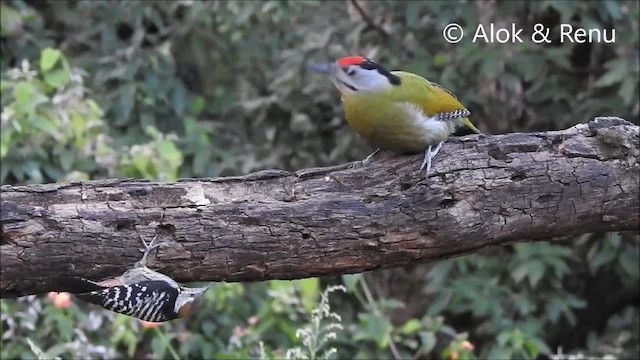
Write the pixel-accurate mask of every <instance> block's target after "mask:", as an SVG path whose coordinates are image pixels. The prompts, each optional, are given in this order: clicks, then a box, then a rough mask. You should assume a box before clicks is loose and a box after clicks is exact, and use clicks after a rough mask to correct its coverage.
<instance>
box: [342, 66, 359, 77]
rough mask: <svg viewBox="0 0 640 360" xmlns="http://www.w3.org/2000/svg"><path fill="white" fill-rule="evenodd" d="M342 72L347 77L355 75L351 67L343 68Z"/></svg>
mask: <svg viewBox="0 0 640 360" xmlns="http://www.w3.org/2000/svg"><path fill="white" fill-rule="evenodd" d="M342 71H344V73H345V74H347V75H349V76H353V75H354V74H355V73H356V69H354V68H352V67H351V66H347V67H345V68H343V69H342Z"/></svg>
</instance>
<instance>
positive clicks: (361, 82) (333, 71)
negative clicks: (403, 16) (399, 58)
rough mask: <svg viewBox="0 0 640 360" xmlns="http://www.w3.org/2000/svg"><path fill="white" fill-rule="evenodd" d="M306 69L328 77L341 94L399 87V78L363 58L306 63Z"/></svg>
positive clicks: (350, 57) (344, 58)
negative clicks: (324, 62) (325, 62)
mask: <svg viewBox="0 0 640 360" xmlns="http://www.w3.org/2000/svg"><path fill="white" fill-rule="evenodd" d="M307 69H308V70H311V71H314V72H318V73H323V74H327V75H329V78H330V79H331V82H333V84H334V85H335V87H336V88H338V90H340V92H341V93H342V94H352V93H363V92H369V91H378V90H384V89H389V88H391V87H392V86H395V85H400V81H401V80H400V78H399V77H398V76H396V75H394V74H392V73H391V72H390V71H388V70H387V69H385V68H384V67H383V66H381V65H380V64H377V63H375V62H374V61H373V60H371V59H368V58H365V57H363V56H347V57H343V58H340V59H338V60H337V61H336V62H334V63H329V64H317V63H308V64H307Z"/></svg>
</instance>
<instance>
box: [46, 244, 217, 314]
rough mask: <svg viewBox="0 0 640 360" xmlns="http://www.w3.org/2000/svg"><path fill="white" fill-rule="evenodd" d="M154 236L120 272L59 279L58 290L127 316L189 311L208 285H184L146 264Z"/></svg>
mask: <svg viewBox="0 0 640 360" xmlns="http://www.w3.org/2000/svg"><path fill="white" fill-rule="evenodd" d="M157 238H158V237H157V235H156V236H155V237H154V238H153V240H152V241H151V244H147V242H146V241H144V239H143V238H142V237H140V240H141V241H142V244H143V245H144V249H140V250H141V251H143V252H144V254H143V255H142V259H140V260H139V261H138V262H136V263H135V264H134V266H133V268H131V269H129V270H127V271H125V272H124V273H123V274H122V275H120V276H118V277H116V278H113V279H108V280H105V281H100V282H94V281H91V280H87V279H83V278H62V279H60V280H59V285H60V286H61V287H62V290H61V291H67V292H70V293H72V294H74V295H75V296H76V297H78V298H79V299H82V300H84V301H87V302H90V303H92V304H96V305H99V306H102V307H103V308H105V309H107V310H111V311H114V312H117V313H121V314H125V315H129V316H132V317H135V318H138V319H140V320H145V321H152V322H163V321H168V320H173V319H176V318H182V317H186V316H188V315H189V314H190V313H192V312H193V311H194V310H195V308H197V305H198V304H199V303H200V301H201V300H202V295H203V294H204V292H205V291H207V289H208V288H209V286H206V287H201V288H188V287H183V286H181V285H180V284H178V283H177V282H176V281H175V280H173V279H171V278H170V277H168V276H167V275H164V274H162V273H159V272H157V271H155V270H151V269H150V268H148V267H147V256H148V255H149V253H150V252H151V250H153V249H155V248H156V247H158V246H159V245H160V244H154V243H155V241H156V239H157Z"/></svg>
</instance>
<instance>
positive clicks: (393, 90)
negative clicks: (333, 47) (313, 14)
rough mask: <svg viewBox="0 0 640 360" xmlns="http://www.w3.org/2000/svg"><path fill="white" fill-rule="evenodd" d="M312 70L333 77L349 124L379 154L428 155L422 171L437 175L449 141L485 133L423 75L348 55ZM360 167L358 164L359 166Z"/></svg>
mask: <svg viewBox="0 0 640 360" xmlns="http://www.w3.org/2000/svg"><path fill="white" fill-rule="evenodd" d="M307 68H308V69H309V70H312V71H315V72H320V73H324V74H328V75H329V78H330V80H331V82H332V83H333V85H334V86H335V87H336V88H337V89H338V91H339V92H340V95H341V99H342V103H343V106H344V112H345V117H346V119H347V123H348V124H349V126H351V127H352V128H353V129H354V130H355V131H356V132H357V133H358V134H359V135H360V136H362V137H363V138H365V139H366V140H367V141H369V143H371V144H372V145H374V146H375V147H377V148H378V149H377V150H376V151H375V152H374V153H373V154H371V155H369V156H367V158H366V159H364V161H359V162H356V164H357V163H362V164H363V165H366V164H368V163H369V162H370V161H371V159H372V157H373V156H374V155H375V154H376V153H377V152H378V151H380V150H381V149H382V150H389V151H392V152H396V153H419V152H423V151H424V154H425V157H424V161H423V162H422V165H421V166H420V170H421V171H422V169H424V168H425V166H426V168H427V169H426V175H427V176H428V174H429V172H430V170H431V160H432V159H433V158H434V157H435V156H436V155H437V154H438V152H439V151H440V148H441V147H442V144H443V142H444V141H445V140H446V139H447V138H448V137H449V136H450V135H451V134H452V133H454V132H455V131H456V129H457V128H459V127H462V126H466V127H468V128H469V129H471V130H472V131H474V132H476V133H478V134H482V132H480V130H478V129H477V128H476V127H475V126H474V125H473V124H472V123H471V121H470V120H469V118H468V116H469V115H470V114H471V113H470V112H469V110H467V109H466V108H465V107H464V106H463V105H462V104H461V103H460V102H459V101H458V99H457V98H456V97H455V96H454V95H453V94H452V93H451V92H450V91H449V90H447V89H445V88H444V87H442V86H441V85H438V84H436V83H433V82H431V81H429V80H427V79H425V78H423V77H421V76H419V75H416V74H412V73H409V72H404V71H389V70H387V69H386V68H384V67H383V66H382V65H380V64H377V63H375V62H374V61H373V60H371V59H369V58H366V57H363V56H347V57H343V58H340V59H338V60H337V61H336V62H334V63H329V64H316V63H308V64H307ZM354 165H355V164H354Z"/></svg>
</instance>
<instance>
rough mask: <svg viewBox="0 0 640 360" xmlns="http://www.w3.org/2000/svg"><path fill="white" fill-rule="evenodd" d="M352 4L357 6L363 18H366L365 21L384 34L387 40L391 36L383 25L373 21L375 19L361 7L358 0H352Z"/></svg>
mask: <svg viewBox="0 0 640 360" xmlns="http://www.w3.org/2000/svg"><path fill="white" fill-rule="evenodd" d="M351 4H353V7H355V8H356V11H357V12H358V14H360V17H361V18H362V20H364V22H365V23H367V25H368V26H369V27H371V28H373V29H374V30H376V31H377V32H378V33H380V35H382V37H383V38H384V39H385V40H386V39H387V38H388V37H389V34H388V33H387V32H386V31H385V30H384V29H383V28H382V27H381V26H379V25H378V24H376V23H375V21H373V19H372V18H371V17H369V15H368V14H367V13H366V12H365V11H364V10H363V9H362V8H361V7H360V4H358V1H357V0H351Z"/></svg>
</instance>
